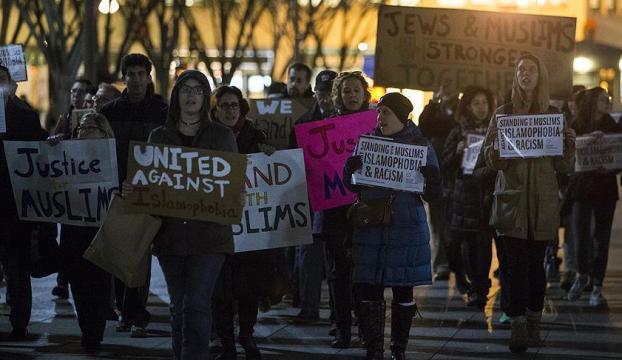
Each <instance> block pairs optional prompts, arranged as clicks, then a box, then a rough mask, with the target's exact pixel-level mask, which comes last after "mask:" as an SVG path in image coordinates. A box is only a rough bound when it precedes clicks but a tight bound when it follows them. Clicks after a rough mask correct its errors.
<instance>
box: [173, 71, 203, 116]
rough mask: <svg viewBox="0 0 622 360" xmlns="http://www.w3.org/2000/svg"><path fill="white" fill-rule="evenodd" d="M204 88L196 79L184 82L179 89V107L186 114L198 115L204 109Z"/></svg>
mask: <svg viewBox="0 0 622 360" xmlns="http://www.w3.org/2000/svg"><path fill="white" fill-rule="evenodd" d="M203 101H205V94H204V93H203V86H202V85H201V83H200V82H198V81H197V80H195V79H188V80H186V81H184V83H183V84H181V86H180V87H179V107H180V109H181V112H183V113H186V114H197V113H199V112H200V111H201V108H202V107H203Z"/></svg>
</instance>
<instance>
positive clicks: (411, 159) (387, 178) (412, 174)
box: [352, 136, 428, 193]
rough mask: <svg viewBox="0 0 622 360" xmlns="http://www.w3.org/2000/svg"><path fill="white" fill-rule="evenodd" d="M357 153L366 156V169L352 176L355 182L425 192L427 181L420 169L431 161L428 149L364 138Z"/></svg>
mask: <svg viewBox="0 0 622 360" xmlns="http://www.w3.org/2000/svg"><path fill="white" fill-rule="evenodd" d="M356 154H357V155H361V156H362V157H363V168H362V169H360V170H358V171H356V172H355V173H354V174H352V183H354V184H358V185H369V186H377V187H382V188H388V189H394V190H402V191H411V192H416V193H423V190H424V187H425V179H424V177H423V175H422V174H421V173H420V172H419V168H420V167H422V166H425V164H426V161H427V156H428V148H427V147H426V146H417V145H408V144H400V143H396V142H393V141H392V140H391V139H389V138H381V137H376V136H361V137H360V138H359V141H358V145H357V146H356Z"/></svg>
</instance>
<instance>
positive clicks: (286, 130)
mask: <svg viewBox="0 0 622 360" xmlns="http://www.w3.org/2000/svg"><path fill="white" fill-rule="evenodd" d="M249 105H250V111H249V113H248V117H249V118H251V119H252V121H253V122H254V123H255V125H256V126H257V128H259V129H260V130H263V131H264V132H265V133H266V136H267V140H268V143H269V144H270V145H272V146H274V147H276V148H277V149H279V150H283V149H288V148H289V139H290V135H291V132H292V127H293V126H294V122H295V121H296V120H298V119H299V118H300V117H301V116H302V115H304V114H305V113H306V112H307V111H308V110H309V108H310V106H311V104H310V103H309V101H305V100H299V99H261V100H249Z"/></svg>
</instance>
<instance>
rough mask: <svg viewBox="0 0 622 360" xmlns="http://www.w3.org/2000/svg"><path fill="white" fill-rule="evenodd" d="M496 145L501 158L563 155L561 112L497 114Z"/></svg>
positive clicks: (562, 120) (562, 119)
mask: <svg viewBox="0 0 622 360" xmlns="http://www.w3.org/2000/svg"><path fill="white" fill-rule="evenodd" d="M496 120H497V141H498V142H497V147H498V149H499V156H500V157H501V158H506V159H511V158H537V157H545V156H562V155H563V154H564V134H563V132H564V115H562V114H541V115H508V116H498V117H497V119H496Z"/></svg>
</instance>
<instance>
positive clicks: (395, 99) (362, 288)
mask: <svg viewBox="0 0 622 360" xmlns="http://www.w3.org/2000/svg"><path fill="white" fill-rule="evenodd" d="M412 110H413V106H412V104H411V103H410V100H408V99H407V98H406V97H405V96H403V95H401V94H399V93H389V94H387V95H385V96H383V97H382V98H381V99H380V101H379V102H378V125H377V127H376V129H375V130H374V131H373V133H372V135H374V136H381V137H388V138H392V139H393V141H395V142H398V143H403V144H411V145H419V146H425V147H427V149H428V153H427V159H426V165H425V166H423V167H421V169H420V171H421V173H422V174H423V176H424V178H425V191H424V193H423V194H415V193H411V192H405V191H394V190H389V189H382V188H374V187H367V186H358V185H353V184H352V174H353V173H354V172H355V171H357V170H359V169H360V168H361V167H362V165H363V162H362V159H361V157H360V156H352V157H350V158H349V159H348V160H347V162H346V165H345V167H344V184H346V186H347V187H348V188H349V189H350V190H351V191H353V192H356V193H357V195H358V199H359V201H373V200H378V199H387V200H388V199H389V198H392V205H391V223H390V224H389V225H386V226H383V225H379V226H371V227H365V228H357V227H356V226H355V227H354V230H353V234H352V264H353V269H352V274H353V275H352V281H353V283H354V286H355V293H356V294H357V296H358V298H359V300H360V301H361V312H360V319H359V320H360V321H361V322H362V325H363V331H364V334H365V341H366V348H367V355H366V359H368V360H380V359H383V356H384V318H385V303H384V288H385V287H390V288H392V290H393V301H392V303H391V359H392V360H404V359H406V355H405V351H406V346H407V344H408V337H409V331H410V327H411V324H412V319H413V316H414V315H415V314H416V312H417V304H416V303H415V300H414V298H413V287H415V286H420V285H429V284H431V283H432V266H431V255H430V244H429V242H430V233H429V230H428V221H427V217H426V212H425V209H424V206H423V201H422V199H423V200H425V201H431V200H433V199H435V198H437V197H439V196H440V195H441V192H442V189H441V176H440V170H439V165H438V160H437V158H436V153H435V152H434V148H433V147H432V145H431V144H430V142H429V141H428V140H427V139H426V138H425V137H424V136H423V134H422V133H421V132H420V131H419V128H418V127H417V126H416V125H415V124H414V123H413V122H411V121H409V118H408V116H409V114H410V112H411V111H412Z"/></svg>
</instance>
